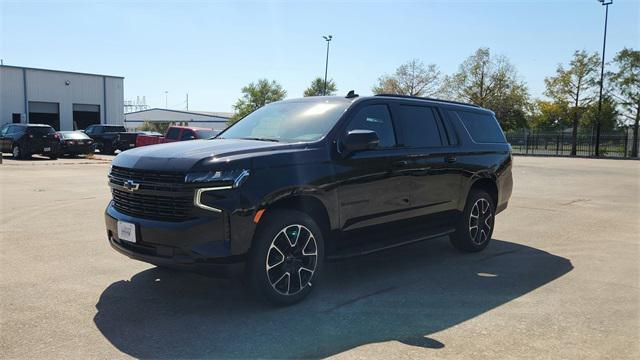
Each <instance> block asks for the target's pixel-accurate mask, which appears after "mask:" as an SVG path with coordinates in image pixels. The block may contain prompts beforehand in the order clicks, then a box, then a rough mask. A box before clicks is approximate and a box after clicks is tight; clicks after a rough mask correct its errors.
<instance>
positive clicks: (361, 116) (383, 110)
mask: <svg viewBox="0 0 640 360" xmlns="http://www.w3.org/2000/svg"><path fill="white" fill-rule="evenodd" d="M351 130H373V131H375V132H376V133H377V134H378V138H379V139H380V143H379V144H378V146H379V147H382V148H385V147H393V146H395V145H396V136H395V133H394V131H393V124H392V123H391V114H389V108H388V107H387V106H386V105H369V106H366V107H364V108H362V109H360V110H358V112H357V113H356V114H355V116H354V117H353V118H352V119H351V122H350V123H349V126H348V127H347V132H348V131H351Z"/></svg>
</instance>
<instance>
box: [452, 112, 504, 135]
mask: <svg viewBox="0 0 640 360" xmlns="http://www.w3.org/2000/svg"><path fill="white" fill-rule="evenodd" d="M452 112H453V113H454V114H455V115H454V116H457V117H458V118H459V119H460V121H462V124H463V125H464V127H465V128H467V131H468V132H469V135H471V139H473V141H475V142H477V143H506V142H507V141H506V140H505V138H504V133H503V132H502V129H501V128H500V125H499V124H498V120H496V118H495V117H494V116H493V115H491V114H486V113H485V114H481V113H475V112H467V111H452Z"/></svg>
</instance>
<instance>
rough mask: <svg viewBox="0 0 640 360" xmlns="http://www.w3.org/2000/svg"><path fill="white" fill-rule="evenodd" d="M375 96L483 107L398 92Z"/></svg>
mask: <svg viewBox="0 0 640 360" xmlns="http://www.w3.org/2000/svg"><path fill="white" fill-rule="evenodd" d="M375 96H385V97H397V98H404V99H417V100H429V101H437V102H442V103H448V104H457V105H466V106H473V107H477V108H479V107H481V106H480V105H476V104H470V103H465V102H461V101H453V100H443V99H437V98H430V97H423V96H413V95H398V94H376V95H375Z"/></svg>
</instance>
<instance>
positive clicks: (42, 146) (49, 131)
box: [0, 124, 60, 160]
mask: <svg viewBox="0 0 640 360" xmlns="http://www.w3.org/2000/svg"><path fill="white" fill-rule="evenodd" d="M0 147H1V148H2V152H11V153H12V154H13V157H14V158H15V159H28V158H30V157H31V155H33V154H41V155H44V156H48V157H49V158H50V159H52V160H55V159H57V158H58V156H59V155H60V136H59V135H58V134H57V133H56V131H55V130H54V129H53V128H52V127H51V126H49V125H42V124H5V125H3V126H2V127H1V128H0Z"/></svg>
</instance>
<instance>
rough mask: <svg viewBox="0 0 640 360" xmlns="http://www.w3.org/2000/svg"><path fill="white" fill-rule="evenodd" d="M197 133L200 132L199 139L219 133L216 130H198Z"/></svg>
mask: <svg viewBox="0 0 640 360" xmlns="http://www.w3.org/2000/svg"><path fill="white" fill-rule="evenodd" d="M196 134H198V139H209V138H212V137H214V136H216V135H217V134H218V132H217V131H215V130H196Z"/></svg>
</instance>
